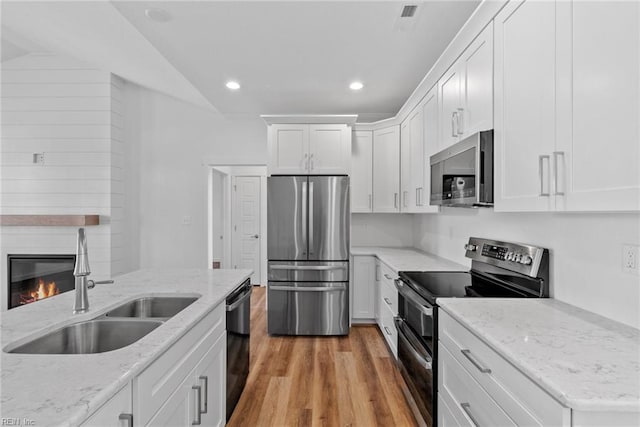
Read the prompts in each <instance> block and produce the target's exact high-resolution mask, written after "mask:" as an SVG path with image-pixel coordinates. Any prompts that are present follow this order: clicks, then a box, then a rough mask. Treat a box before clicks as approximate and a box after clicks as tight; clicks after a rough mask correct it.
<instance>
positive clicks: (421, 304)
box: [394, 279, 433, 316]
mask: <svg viewBox="0 0 640 427" xmlns="http://www.w3.org/2000/svg"><path fill="white" fill-rule="evenodd" d="M394 283H395V284H396V289H398V293H400V294H402V296H403V297H405V298H407V299H408V300H409V301H410V302H411V303H413V305H414V306H415V307H416V308H417V309H418V310H420V311H421V312H422V314H424V315H425V316H433V306H432V305H431V304H429V302H428V301H427V300H426V299H424V298H422V297H421V296H420V295H419V294H418V293H417V292H416V291H414V290H413V289H411V288H410V287H408V286H407V285H406V284H405V283H404V282H403V281H402V280H400V279H395V280H394Z"/></svg>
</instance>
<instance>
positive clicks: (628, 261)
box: [622, 245, 640, 274]
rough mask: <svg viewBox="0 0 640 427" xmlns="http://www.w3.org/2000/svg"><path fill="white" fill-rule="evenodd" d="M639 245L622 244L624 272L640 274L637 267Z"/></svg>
mask: <svg viewBox="0 0 640 427" xmlns="http://www.w3.org/2000/svg"><path fill="white" fill-rule="evenodd" d="M639 249H640V247H639V246H637V245H622V270H623V271H624V272H626V273H634V274H640V269H639V268H638V253H639V252H640V251H639Z"/></svg>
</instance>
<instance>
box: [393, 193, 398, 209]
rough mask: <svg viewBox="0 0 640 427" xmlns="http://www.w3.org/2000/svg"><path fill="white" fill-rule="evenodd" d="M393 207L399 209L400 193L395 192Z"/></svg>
mask: <svg viewBox="0 0 640 427" xmlns="http://www.w3.org/2000/svg"><path fill="white" fill-rule="evenodd" d="M393 207H394V208H396V209H398V193H393Z"/></svg>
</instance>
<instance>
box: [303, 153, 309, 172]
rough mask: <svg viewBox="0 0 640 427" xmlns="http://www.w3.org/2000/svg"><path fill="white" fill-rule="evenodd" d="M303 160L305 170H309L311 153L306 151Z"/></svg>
mask: <svg viewBox="0 0 640 427" xmlns="http://www.w3.org/2000/svg"><path fill="white" fill-rule="evenodd" d="M302 162H303V163H304V170H306V171H308V170H309V154H307V153H304V160H302Z"/></svg>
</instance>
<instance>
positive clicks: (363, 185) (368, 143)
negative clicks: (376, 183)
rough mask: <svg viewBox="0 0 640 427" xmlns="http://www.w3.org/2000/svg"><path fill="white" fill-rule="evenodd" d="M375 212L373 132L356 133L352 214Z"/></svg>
mask: <svg viewBox="0 0 640 427" xmlns="http://www.w3.org/2000/svg"><path fill="white" fill-rule="evenodd" d="M372 210H373V132H371V131H356V132H354V133H353V144H352V145H351V212H371V211H372Z"/></svg>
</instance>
